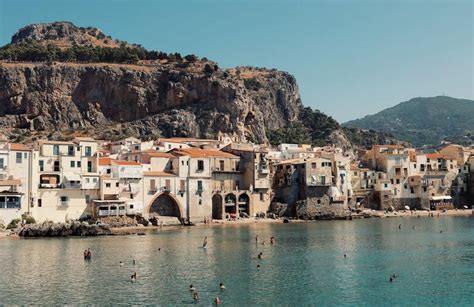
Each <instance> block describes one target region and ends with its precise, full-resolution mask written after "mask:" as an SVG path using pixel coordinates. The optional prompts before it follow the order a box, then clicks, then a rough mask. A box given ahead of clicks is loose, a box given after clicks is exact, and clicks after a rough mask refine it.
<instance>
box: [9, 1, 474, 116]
mask: <svg viewBox="0 0 474 307" xmlns="http://www.w3.org/2000/svg"><path fill="white" fill-rule="evenodd" d="M0 3H1V4H0V43H1V44H2V45H3V44H5V43H8V42H9V41H10V37H11V35H12V34H13V33H14V32H15V31H16V30H17V29H19V28H20V27H22V26H25V25H27V24H30V23H37V22H51V21H59V20H67V21H72V22H74V23H75V24H77V25H79V26H95V27H98V28H100V29H102V30H103V31H104V32H105V33H106V34H109V35H111V36H112V37H114V38H118V39H122V40H127V41H129V42H134V43H140V44H142V45H143V46H144V47H146V48H148V49H155V50H162V51H166V52H180V53H181V54H188V53H194V54H196V55H198V56H202V57H203V56H205V57H207V58H209V59H212V60H215V61H217V62H218V63H219V64H220V66H221V67H233V66H237V65H252V66H259V67H268V68H277V69H279V70H285V71H288V72H290V73H291V74H293V75H295V76H296V78H297V80H298V83H299V87H300V91H301V96H302V99H303V103H304V104H305V105H309V106H311V107H314V108H317V109H320V110H321V111H323V112H325V113H327V114H329V115H331V116H333V117H335V118H336V119H337V120H339V121H346V120H349V119H354V118H357V117H360V116H363V115H366V114H371V113H375V112H377V111H380V110H382V109H384V108H386V107H389V106H392V105H395V104H396V103H398V102H401V101H404V100H407V99H409V98H412V97H418V96H436V95H441V94H443V93H445V94H446V95H448V96H453V97H458V98H470V99H473V97H474V85H473V84H474V82H473V80H474V79H473V74H474V58H473V57H474V56H473V55H474V48H473V38H474V22H473V19H474V17H473V14H474V13H473V10H474V4H473V3H474V1H470V0H463V1H460V0H449V1H448V0H445V1H435V0H431V1H430V0H425V1H418V0H412V1H409V0H399V1H377V0H366V1H355V0H354V1H350V0H335V1H329V0H327V1H297V0H285V1H282V0H271V1H270V0H268V1H266V0H265V1H263V0H260V1H258V0H254V1H250V0H249V1H237V0H235V1H230V0H211V1H205V0H202V1H192V0H188V1H184V0H182V1H179V0H174V1H158V0H157V1H152V0H134V1H123V0H120V1H98V0H95V1H89V0H42V1H38V0H29V1H25V0H0Z"/></svg>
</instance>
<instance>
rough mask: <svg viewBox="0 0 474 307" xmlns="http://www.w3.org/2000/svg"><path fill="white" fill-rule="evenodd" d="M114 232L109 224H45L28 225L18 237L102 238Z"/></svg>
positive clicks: (75, 222) (73, 222)
mask: <svg viewBox="0 0 474 307" xmlns="http://www.w3.org/2000/svg"><path fill="white" fill-rule="evenodd" d="M111 233H112V232H111V230H110V226H109V225H107V224H101V223H98V224H88V223H86V222H79V221H71V222H67V223H52V222H44V223H41V224H27V225H25V226H23V227H22V228H21V229H20V230H19V232H18V235H19V236H20V237H26V238H31V237H69V236H101V235H110V234H111Z"/></svg>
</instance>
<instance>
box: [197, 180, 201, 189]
mask: <svg viewBox="0 0 474 307" xmlns="http://www.w3.org/2000/svg"><path fill="white" fill-rule="evenodd" d="M197 190H198V191H202V180H198V182H197Z"/></svg>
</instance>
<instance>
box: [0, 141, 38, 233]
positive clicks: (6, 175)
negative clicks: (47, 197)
mask: <svg viewBox="0 0 474 307" xmlns="http://www.w3.org/2000/svg"><path fill="white" fill-rule="evenodd" d="M32 152H33V151H32V150H31V149H30V148H28V147H26V146H25V145H22V144H11V143H7V142H1V143H0V222H1V223H3V224H4V225H7V224H8V223H10V221H11V220H13V219H17V218H21V215H22V214H23V213H28V212H29V211H30V210H31V205H32V203H31V199H32V195H31V187H32V182H31V180H32V173H31V164H32V156H33V155H32Z"/></svg>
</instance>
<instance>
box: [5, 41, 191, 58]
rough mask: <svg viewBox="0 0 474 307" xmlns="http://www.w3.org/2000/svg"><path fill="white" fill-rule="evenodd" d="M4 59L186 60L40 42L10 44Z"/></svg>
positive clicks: (124, 47)
mask: <svg viewBox="0 0 474 307" xmlns="http://www.w3.org/2000/svg"><path fill="white" fill-rule="evenodd" d="M184 59H185V60H186V62H195V61H198V60H199V59H198V57H197V56H195V55H193V54H190V55H187V56H185V57H184ZM0 60H8V61H28V62H47V61H59V62H88V63H127V64H135V63H137V62H138V61H140V60H168V61H173V62H174V61H177V62H181V61H183V57H182V56H181V54H179V53H170V54H167V53H165V52H161V51H148V50H146V49H145V48H143V47H139V46H137V47H128V46H127V45H125V44H122V45H121V46H120V47H117V48H114V47H102V46H77V45H76V46H72V47H70V48H65V49H61V48H59V47H58V46H56V45H54V44H48V45H46V46H45V45H43V44H40V43H38V42H37V41H28V42H21V43H17V44H8V45H5V46H3V47H1V48H0Z"/></svg>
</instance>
